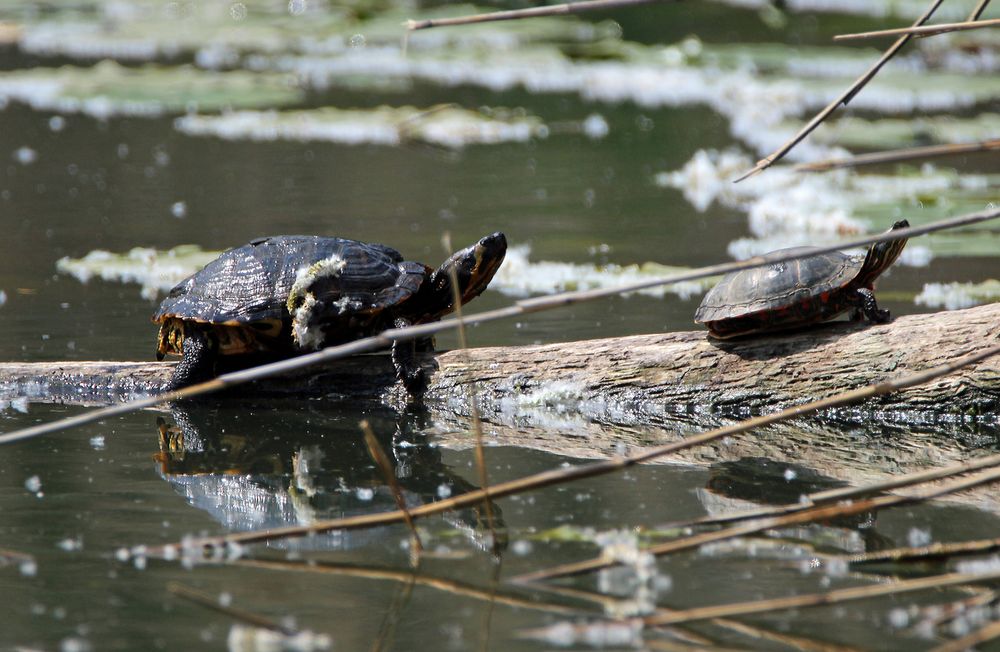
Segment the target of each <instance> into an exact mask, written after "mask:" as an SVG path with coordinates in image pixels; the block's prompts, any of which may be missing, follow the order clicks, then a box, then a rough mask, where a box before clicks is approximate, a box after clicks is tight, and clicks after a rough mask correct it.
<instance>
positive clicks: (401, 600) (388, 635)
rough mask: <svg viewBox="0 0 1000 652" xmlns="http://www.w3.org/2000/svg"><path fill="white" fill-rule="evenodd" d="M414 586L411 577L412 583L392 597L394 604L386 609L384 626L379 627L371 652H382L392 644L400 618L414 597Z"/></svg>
mask: <svg viewBox="0 0 1000 652" xmlns="http://www.w3.org/2000/svg"><path fill="white" fill-rule="evenodd" d="M413 586H414V585H413V578H412V577H411V578H410V581H409V582H404V583H403V584H402V586H400V587H399V588H398V590H397V591H396V593H395V594H394V595H393V596H392V602H390V603H389V608H388V609H386V611H385V616H384V617H383V618H382V624H381V625H380V626H379V631H378V635H377V636H376V637H375V639H374V640H373V641H372V644H371V647H370V648H369V649H370V650H371V652H381V651H382V650H384V649H387V648H386V645H387V644H391V642H392V639H393V637H394V636H395V634H396V626H397V625H399V617H400V615H401V614H402V613H403V610H404V608H405V607H406V605H407V603H409V601H410V598H411V597H412V596H413Z"/></svg>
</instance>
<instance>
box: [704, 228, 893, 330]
mask: <svg viewBox="0 0 1000 652" xmlns="http://www.w3.org/2000/svg"><path fill="white" fill-rule="evenodd" d="M909 225H910V224H909V223H908V222H907V221H906V220H901V221H899V222H896V223H895V224H893V225H892V229H889V231H890V232H891V231H893V230H895V229H902V228H906V227H908V226H909ZM905 245H906V239H900V240H887V241H884V242H876V243H874V244H873V245H872V246H871V247H870V248H869V249H868V253H867V254H866V255H864V256H848V255H847V254H844V253H841V252H839V251H834V252H829V253H825V254H817V255H815V256H809V257H807V258H798V259H795V260H788V261H785V262H781V263H772V264H770V265H765V266H763V267H753V268H751V269H744V270H741V271H738V272H731V273H729V274H726V275H725V276H724V277H723V278H722V280H721V281H719V284H718V285H716V286H715V287H714V288H712V289H711V290H709V291H708V294H706V295H705V298H704V299H703V300H702V302H701V305H700V306H699V307H698V310H697V312H695V314H694V320H695V322H696V323H704V324H705V326H707V327H708V332H709V333H710V334H711V335H712V336H713V337H716V338H719V339H727V338H730V337H738V336H740V335H750V334H753V333H761V332H770V331H777V330H786V329H790V328H798V327H800V326H805V325H807V324H814V323H818V322H821V321H826V320H827V319H833V318H834V317H836V316H837V315H840V314H841V313H844V312H846V311H848V310H850V309H852V308H853V309H854V313H853V315H852V319H860V318H861V316H862V315H863V316H864V317H867V318H868V319H869V320H870V321H873V322H876V323H884V322H887V321H889V311H888V310H881V309H880V308H879V307H878V304H877V303H876V302H875V294H874V293H873V289H874V283H875V279H876V278H877V277H878V276H879V275H880V274H881V273H882V272H884V271H885V270H886V269H888V268H889V266H890V265H892V263H893V262H895V260H896V258H897V257H898V256H899V253H900V252H901V251H902V250H903V247H904V246H905ZM813 249H815V247H792V248H789V249H781V250H779V251H776V252H772V253H793V252H794V253H798V252H806V251H810V250H813Z"/></svg>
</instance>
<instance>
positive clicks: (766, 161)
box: [734, 0, 943, 183]
mask: <svg viewBox="0 0 1000 652" xmlns="http://www.w3.org/2000/svg"><path fill="white" fill-rule="evenodd" d="M942 1H943V0H933V2H931V5H930V7H928V8H927V10H926V11H925V12H924V13H923V15H922V16H920V18H918V19H917V20H916V22H914V23H913V26H914V27H919V26H920V25H923V24H924V23H925V22H927V20H928V19H929V18H930V17H931V15H932V14H933V13H934V12H935V11H937V8H938V6H940V4H941V2H942ZM911 38H912V37H911V36H910V35H909V34H906V35H904V36H901V37H899V39H897V40H896V42H895V43H893V44H892V45H891V46H889V49H887V50H886V51H885V53H884V54H883V55H882V56H881V57H879V60H878V61H876V62H875V63H874V64H872V66H871V67H870V68H868V70H867V71H866V72H865V73H864V74H863V75H861V76H860V77H858V78H857V79H856V80H855V81H854V83H853V84H851V86H850V87H849V88H848V89H847V90H846V91H844V92H843V93H841V94H840V95H839V96H838V97H837V99H835V100H833V101H832V102H830V103H829V104H827V105H826V107H824V108H823V110H821V111H820V112H819V113H817V114H816V116H815V117H813V119H812V120H810V121H809V122H808V123H807V124H806V126H804V127H802V129H800V130H799V132H798V133H797V134H795V135H794V136H792V138H791V139H790V140H788V141H787V142H786V143H785V144H784V145H782V146H781V147H779V148H778V149H777V150H775V151H774V152H772V153H771V154H769V155H768V156H766V157H764V158H762V159H761V160H759V161H757V164H756V165H755V166H754V167H753V168H752V169H751V170H750V171H748V172H746V173H745V174H744V175H743V176H741V177H739V178H738V179H736V180H735V181H734V183H739V182H740V181H743V180H744V179H746V178H748V177H752V176H753V175H755V174H757V173H758V172H760V171H762V170H765V169H767V168H769V167H771V166H772V165H773V164H774V163H775V162H777V161H778V160H780V159H781V158H782V157H784V156H785V154H787V153H788V152H789V151H791V149H792V148H793V147H795V146H796V145H798V144H799V142H801V141H802V140H804V139H805V137H806V136H808V135H809V134H810V133H812V131H813V130H814V129H815V128H816V127H818V126H819V125H820V123H822V122H823V121H824V120H826V119H827V118H828V117H829V116H830V114H832V113H833V112H834V111H835V110H836V109H837V107H838V106H840V105H841V104H843V105H845V106H846V105H847V103H848V102H850V101H851V99H852V98H853V97H854V96H855V95H857V94H858V92H859V91H860V90H861V89H862V88H864V87H865V85H866V84H867V83H868V82H870V81H871V80H872V78H873V77H875V75H876V74H878V71H879V70H881V69H882V66H884V65H885V64H886V63H888V61H889V59H891V58H892V57H893V56H895V54H896V53H897V52H899V50H900V49H901V48H902V47H903V46H904V45H906V43H907V41H909V40H910V39H911Z"/></svg>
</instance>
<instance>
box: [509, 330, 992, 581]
mask: <svg viewBox="0 0 1000 652" xmlns="http://www.w3.org/2000/svg"><path fill="white" fill-rule="evenodd" d="M993 350H994V352H995V353H1000V347H994V349H993ZM998 480H1000V469H991V470H989V471H985V472H983V473H980V474H978V475H974V476H972V477H969V478H963V479H960V480H957V481H955V482H952V483H950V484H947V485H943V486H938V487H932V488H930V489H928V490H925V491H924V492H921V493H920V494H914V495H909V496H881V497H878V498H870V499H867V500H860V501H856V502H847V503H844V504H837V505H829V506H820V507H812V508H810V509H805V510H802V511H799V512H794V513H791V514H786V515H783V516H775V517H772V518H763V519H758V520H756V521H751V522H749V523H746V524H743V525H737V526H734V527H730V528H725V529H722V530H716V531H714V532H704V533H701V534H695V535H692V536H689V537H683V538H680V539H675V540H673V541H667V542H665V543H661V544H658V545H655V546H650V547H649V548H646V552H649V553H651V554H653V555H657V556H659V555H667V554H671V553H675V552H681V551H684V550H692V549H694V548H699V547H701V546H703V545H705V544H708V543H717V542H719V541H725V540H728V539H734V538H736V537H741V536H747V535H750V534H757V533H759V532H763V531H765V530H773V529H776V528H783V527H788V526H792V525H802V524H804V523H812V522H815V521H827V520H830V519H834V518H842V517H845V516H852V515H854V514H861V513H864V512H872V511H877V510H880V509H886V508H888V507H896V506H899V505H904V504H909V503H915V502H922V501H926V500H931V499H933V498H938V497H940V496H943V495H946V494H949V493H955V492H958V491H964V490H966V489H970V488H972V487H976V486H978V485H981V484H986V483H990V482H996V481H998ZM619 564H620V562H619V561H617V560H614V559H606V558H604V557H595V558H592V559H587V560H583V561H578V562H572V563H568V564H562V565H559V566H555V567H553V568H548V569H544V570H540V571H536V572H534V573H527V574H524V575H521V576H518V577H515V578H512V579H511V582H518V583H528V582H539V581H542V580H551V579H555V578H558V577H568V576H570V575H580V574H582V573H590V572H593V571H597V570H601V569H604V568H610V567H612V566H617V565H619Z"/></svg>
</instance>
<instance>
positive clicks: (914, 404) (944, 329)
mask: <svg viewBox="0 0 1000 652" xmlns="http://www.w3.org/2000/svg"><path fill="white" fill-rule="evenodd" d="M998 340H1000V303H997V304H991V305H986V306H980V307H977V308H970V309H967V310H957V311H951V312H939V313H932V314H921V315H909V316H904V317H900V318H898V319H896V320H894V321H893V322H891V323H889V324H881V325H871V324H858V323H854V324H852V323H846V322H840V323H833V324H825V325H821V326H818V327H816V328H812V329H808V330H805V331H801V332H796V333H785V334H778V335H772V336H767V337H758V338H753V339H746V340H739V341H730V342H719V341H715V340H712V339H710V338H708V337H707V336H706V334H705V332H704V331H690V332H680V333H662V334H652V335H637V336H632V337H622V338H609V339H599V340H588V341H581V342H566V343H560V344H549V345H538V346H521V347H484V348H475V349H469V350H466V351H448V352H438V353H433V354H427V355H426V356H425V357H424V358H423V363H424V365H425V367H426V368H427V369H428V371H429V372H430V386H429V389H428V391H427V394H426V395H425V403H426V404H427V405H428V407H430V408H431V409H432V410H437V409H441V408H444V409H447V410H454V411H457V412H459V413H462V412H464V411H465V406H466V403H467V398H468V390H469V388H470V387H472V388H474V389H475V392H476V394H477V396H478V397H479V403H480V408H481V410H482V411H483V414H484V416H485V417H487V418H489V419H492V420H495V421H498V422H507V423H517V422H518V421H523V420H525V419H526V418H528V417H527V415H530V414H532V413H537V414H539V415H542V422H544V421H545V420H546V419H548V420H552V419H555V420H557V421H558V420H566V419H570V420H573V421H576V422H579V423H581V424H585V423H592V424H593V423H596V424H603V425H617V426H637V425H647V426H648V425H656V424H659V425H677V424H678V423H682V424H683V423H687V424H696V425H704V424H706V423H708V422H710V421H713V420H716V419H718V418H736V417H744V416H747V415H749V414H754V413H760V412H766V411H771V410H774V409H778V408H781V407H785V406H788V405H790V404H794V403H801V402H804V401H808V400H812V399H815V398H820V397H823V396H829V395H832V394H836V393H838V392H842V391H845V390H848V389H852V388H856V387H860V386H863V385H867V384H870V383H874V382H879V381H881V380H884V379H887V378H891V377H896V376H900V375H904V374H906V373H909V372H915V371H918V370H923V369H926V368H928V367H932V366H934V365H937V364H940V363H942V362H944V361H947V360H953V359H955V358H957V357H960V356H962V355H965V354H968V353H971V352H973V351H976V350H978V349H979V348H981V347H983V346H986V345H989V344H991V343H996V342H997V341H998ZM172 370H173V364H170V363H157V362H34V363H0V398H5V399H7V400H9V399H10V398H13V397H26V398H27V399H28V400H30V401H36V402H60V403H75V404H91V405H93V404H101V403H109V402H113V401H118V400H122V399H126V398H128V397H130V396H135V395H139V394H147V393H155V392H156V391H159V389H160V388H161V387H162V386H163V383H165V382H166V380H167V379H168V377H169V375H170V374H171V372H172ZM238 391H239V392H240V394H245V393H246V392H247V391H248V390H247V389H246V388H240V389H239V390H238ZM253 391H256V392H259V393H260V394H262V395H275V394H277V395H286V396H287V395H289V394H293V395H299V394H302V395H304V394H309V395H317V394H318V395H325V396H329V397H331V398H337V397H343V398H350V399H351V400H381V401H387V402H398V401H399V400H400V398H401V394H402V391H401V389H400V388H399V386H398V384H397V383H396V382H395V377H394V371H393V369H392V365H391V363H390V361H389V359H388V356H386V355H369V356H358V357H355V358H351V359H347V360H342V361H338V362H336V363H333V364H331V365H328V366H326V367H323V368H316V369H310V370H308V372H304V373H299V374H296V375H294V376H292V377H285V378H280V379H269V380H264V381H259V382H258V383H255V386H254V390H253ZM900 412H905V413H907V419H908V420H909V421H911V422H912V421H913V420H931V421H940V420H948V421H963V420H968V419H985V420H987V421H989V420H993V421H995V420H996V419H997V415H998V412H1000V359H998V358H992V359H989V360H986V361H984V362H981V363H979V364H977V365H975V366H974V367H972V368H969V369H966V370H963V371H960V372H957V373H954V374H952V375H950V376H947V377H944V378H941V379H940V380H938V381H935V382H933V383H929V384H926V385H923V386H919V387H914V388H911V389H907V390H904V391H901V392H897V393H894V394H891V395H887V396H884V397H880V398H879V399H877V400H875V401H871V402H869V403H867V404H865V405H863V406H860V407H859V408H858V409H856V410H853V409H852V410H845V411H841V412H840V413H838V415H837V416H839V417H842V418H845V419H847V420H855V419H854V418H855V417H856V420H859V421H868V420H870V419H871V418H872V417H873V416H882V417H886V415H888V417H886V418H888V420H890V421H891V420H894V419H893V418H890V417H892V415H893V414H895V413H900ZM529 420H530V418H529ZM560 430H563V429H562V428H560Z"/></svg>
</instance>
